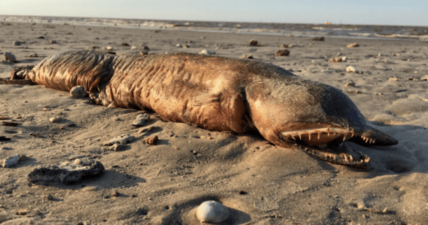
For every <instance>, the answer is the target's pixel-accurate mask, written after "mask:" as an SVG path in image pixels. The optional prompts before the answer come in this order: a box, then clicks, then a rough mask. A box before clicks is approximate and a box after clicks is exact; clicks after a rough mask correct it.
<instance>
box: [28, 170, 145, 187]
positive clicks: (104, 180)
mask: <svg viewBox="0 0 428 225" xmlns="http://www.w3.org/2000/svg"><path fill="white" fill-rule="evenodd" d="M145 182H146V179H144V178H141V177H137V176H133V175H129V174H125V173H122V172H120V171H115V170H113V169H111V170H104V172H103V173H102V174H100V175H98V176H92V177H86V178H84V179H82V180H81V181H79V182H76V183H71V184H58V183H49V184H47V183H45V184H43V183H37V184H36V185H43V186H51V187H57V188H60V189H72V190H80V189H83V188H86V187H96V188H97V189H114V188H122V187H125V188H129V187H135V186H138V183H145Z"/></svg>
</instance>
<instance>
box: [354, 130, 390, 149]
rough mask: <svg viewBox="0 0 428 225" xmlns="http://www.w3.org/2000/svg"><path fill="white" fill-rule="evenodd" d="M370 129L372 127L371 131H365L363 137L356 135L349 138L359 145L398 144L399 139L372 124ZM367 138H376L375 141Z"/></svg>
mask: <svg viewBox="0 0 428 225" xmlns="http://www.w3.org/2000/svg"><path fill="white" fill-rule="evenodd" d="M370 129H371V131H367V132H364V133H363V135H362V137H358V136H356V137H353V138H351V139H349V141H352V142H354V143H356V144H359V145H380V146H383V145H396V144H398V141H397V140H396V139H395V138H393V137H391V136H389V135H387V134H385V133H383V132H382V131H380V130H378V129H376V128H374V127H371V126H370ZM364 137H365V138H364ZM367 140H374V141H367Z"/></svg>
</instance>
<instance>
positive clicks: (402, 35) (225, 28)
mask: <svg viewBox="0 0 428 225" xmlns="http://www.w3.org/2000/svg"><path fill="white" fill-rule="evenodd" d="M0 22H2V23H7V22H20V23H41V24H52V25H54V24H63V25H64V24H68V25H73V26H105V27H120V28H136V29H163V30H181V31H186V30H187V31H201V32H221V33H243V34H265V35H278V36H301V37H317V36H325V37H329V38H359V39H395V40H396V39H403V40H405V39H410V40H418V41H424V42H427V41H428V27H423V26H392V25H350V24H331V25H326V24H296V23H250V22H218V21H181V20H149V19H120V18H95V17H94V18H89V17H59V16H12V15H0Z"/></svg>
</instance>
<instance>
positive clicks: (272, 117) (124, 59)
mask: <svg viewBox="0 0 428 225" xmlns="http://www.w3.org/2000/svg"><path fill="white" fill-rule="evenodd" d="M27 78H28V79H31V80H32V82H34V83H37V84H42V85H45V86H47V87H50V88H55V89H60V90H64V91H69V90H70V89H71V88H72V87H74V86H77V85H81V86H83V87H84V89H85V91H86V92H87V93H88V94H89V96H90V98H91V99H92V100H93V101H94V102H96V103H97V104H102V105H110V106H116V107H126V108H136V109H150V110H153V111H155V112H157V113H158V114H159V115H160V117H161V118H162V119H163V120H165V121H173V122H185V123H188V124H192V125H196V126H199V127H203V128H205V129H209V130H215V131H231V132H234V133H245V132H247V131H250V130H255V131H258V132H259V133H260V134H261V135H262V136H263V137H264V138H266V140H268V141H269V142H271V143H273V144H275V145H277V146H281V147H288V148H297V149H301V150H304V151H306V152H307V153H308V154H310V155H312V156H315V157H317V158H320V159H322V160H326V161H329V162H332V163H337V164H343V165H349V166H355V167H360V168H366V167H367V166H368V163H369V158H368V157H366V156H361V158H360V159H353V157H352V156H351V155H349V154H343V153H342V154H337V153H335V152H334V151H331V149H329V146H333V145H337V144H339V143H340V142H343V141H346V140H351V141H355V142H362V143H367V144H381V145H389V144H396V143H397V141H396V140H395V139H394V138H392V137H390V136H388V135H386V134H384V133H382V132H380V131H378V130H376V129H374V128H372V127H370V126H369V125H368V124H367V123H366V120H365V118H364V116H363V115H362V114H361V113H360V111H359V110H358V108H357V107H356V106H355V104H354V103H353V102H352V101H351V100H350V99H349V98H348V97H347V96H346V95H345V94H343V93H342V92H341V91H340V90H338V89H336V88H334V87H331V86H329V85H325V84H321V83H317V82H313V81H309V80H304V79H302V78H300V77H298V76H295V75H293V74H292V73H290V72H288V71H286V70H284V69H282V68H280V67H277V66H274V65H269V64H265V63H261V62H256V61H251V60H238V59H229V58H223V57H212V56H201V55H194V54H186V53H177V54H159V55H147V56H115V55H109V54H105V53H102V52H98V51H66V52H61V53H58V54H56V55H53V56H49V57H47V58H46V59H44V60H43V61H42V62H41V63H40V64H38V65H37V66H35V67H34V68H33V69H32V70H31V71H30V72H29V73H28V74H27Z"/></svg>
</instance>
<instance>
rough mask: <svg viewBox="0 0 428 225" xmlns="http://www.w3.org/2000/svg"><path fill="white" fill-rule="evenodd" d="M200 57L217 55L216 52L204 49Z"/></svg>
mask: <svg viewBox="0 0 428 225" xmlns="http://www.w3.org/2000/svg"><path fill="white" fill-rule="evenodd" d="M199 55H215V52H213V51H210V50H206V49H204V50H202V51H201V52H199Z"/></svg>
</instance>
